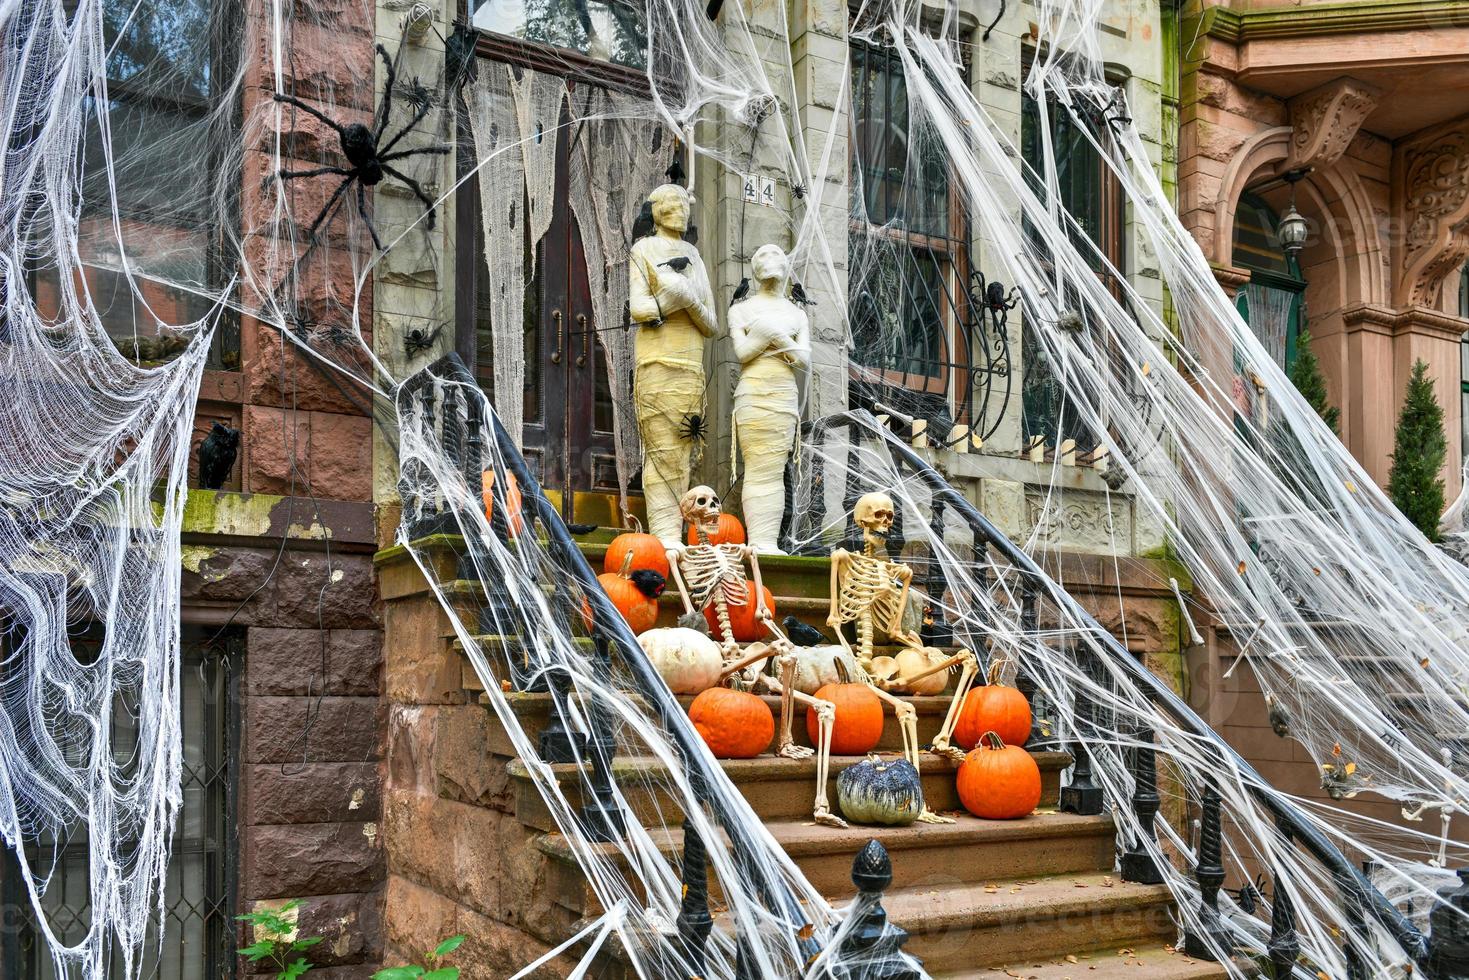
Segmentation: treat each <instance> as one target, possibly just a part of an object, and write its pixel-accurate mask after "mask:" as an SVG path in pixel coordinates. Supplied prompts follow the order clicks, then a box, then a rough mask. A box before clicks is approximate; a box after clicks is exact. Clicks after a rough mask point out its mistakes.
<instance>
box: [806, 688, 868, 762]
mask: <svg viewBox="0 0 1469 980" xmlns="http://www.w3.org/2000/svg"><path fill="white" fill-rule="evenodd" d="M814 697H816V698H817V699H818V700H820V701H830V702H831V703H832V704H834V705H836V709H837V715H836V721H835V722H834V723H833V724H832V726H831V754H832V755H866V754H867V753H869V752H871V751H872V750H873V749H875V748H877V743H878V742H880V741H882V700H881V699H879V698H878V696H877V695H876V694H873V693H872V688H870V687H868V686H867V685H866V684H861V683H858V684H827V685H826V686H824V687H822V688H821V689H820V690H818V691H817V692H816V694H815V695H814ZM806 732H807V734H809V735H810V736H811V744H812V745H816V744H817V739H818V738H819V737H820V735H821V726H820V725H819V724H817V721H816V709H815V708H807V709H806Z"/></svg>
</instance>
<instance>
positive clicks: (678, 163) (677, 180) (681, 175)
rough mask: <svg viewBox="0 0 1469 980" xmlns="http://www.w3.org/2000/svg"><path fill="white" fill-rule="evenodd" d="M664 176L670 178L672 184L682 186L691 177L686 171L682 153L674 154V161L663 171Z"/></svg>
mask: <svg viewBox="0 0 1469 980" xmlns="http://www.w3.org/2000/svg"><path fill="white" fill-rule="evenodd" d="M663 176H665V177H667V178H668V182H669V183H670V184H678V185H679V186H680V187H682V186H683V185H684V183H685V182H686V181H687V180H688V179H689V175H688V174H687V173H685V172H684V168H683V154H682V153H675V154H674V155H673V162H672V163H670V164H669V165H668V169H667V170H665V171H663Z"/></svg>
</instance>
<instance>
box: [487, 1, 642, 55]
mask: <svg viewBox="0 0 1469 980" xmlns="http://www.w3.org/2000/svg"><path fill="white" fill-rule="evenodd" d="M474 26H475V27H477V28H479V29H480V30H482V31H490V32H491V33H494V34H503V35H505V36H507V37H513V38H517V39H519V40H522V41H536V42H539V43H541V44H549V45H551V46H553V47H557V48H566V49H568V50H571V51H576V52H579V53H581V54H584V55H586V56H588V57H590V58H596V59H597V60H598V61H610V62H612V63H614V64H618V65H626V66H627V67H629V68H646V67H647V63H648V60H647V41H646V38H647V33H648V31H647V22H646V18H645V15H644V10H643V7H642V5H641V4H638V3H632V2H628V0H481V2H480V3H479V4H478V6H477V7H476V8H475V11H474Z"/></svg>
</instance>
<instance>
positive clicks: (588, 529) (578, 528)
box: [566, 524, 597, 534]
mask: <svg viewBox="0 0 1469 980" xmlns="http://www.w3.org/2000/svg"><path fill="white" fill-rule="evenodd" d="M596 529H597V525H595V524H568V525H566V530H568V531H570V532H571V533H572V534H591V533H592V532H593V531H595V530H596Z"/></svg>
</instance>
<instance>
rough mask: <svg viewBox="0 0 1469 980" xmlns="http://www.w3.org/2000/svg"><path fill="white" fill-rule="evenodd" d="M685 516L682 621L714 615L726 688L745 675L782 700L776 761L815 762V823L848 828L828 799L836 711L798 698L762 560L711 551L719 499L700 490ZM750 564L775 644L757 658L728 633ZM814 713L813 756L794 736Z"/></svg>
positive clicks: (686, 502)
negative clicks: (795, 726) (768, 602)
mask: <svg viewBox="0 0 1469 980" xmlns="http://www.w3.org/2000/svg"><path fill="white" fill-rule="evenodd" d="M679 507H680V510H682V512H683V518H684V520H686V521H688V522H689V526H690V527H692V528H693V529H694V534H695V536H696V540H697V542H698V543H697V544H692V545H689V546H688V547H685V548H682V549H670V550H669V552H668V559H669V568H670V569H671V570H672V572H673V580H674V582H675V583H676V584H677V585H678V594H679V596H680V597H681V598H682V599H683V605H684V615H685V616H695V615H698V614H699V613H702V612H703V611H704V610H706V609H708V608H710V607H711V606H712V607H713V608H714V614H715V617H716V621H717V622H718V625H719V637H718V639H719V643H720V650H721V651H722V653H723V655H724V659H725V667H724V671H723V673H722V674H721V680H723V679H724V678H726V677H729V676H731V675H733V674H740V675H741V676H740V680H741V681H742V682H743V683H744V684H745V686H748V687H753V688H755V689H756V690H766V691H770V692H771V693H773V694H777V695H779V696H780V734H779V737H778V738H777V741H776V748H775V754H776V755H778V756H783V757H785V758H787V759H805V758H809V757H810V756H811V755H812V754H813V752H814V753H815V754H816V802H815V807H814V809H813V810H812V814H811V816H812V819H813V820H815V821H816V822H817V823H819V824H822V825H824V826H827V827H846V826H847V822H846V821H845V820H843V819H841V818H840V817H838V816H837V815H835V814H834V813H832V812H831V804H830V802H829V800H828V799H827V795H826V781H827V775H828V773H829V771H830V765H831V730H832V725H833V724H835V722H836V706H835V705H833V704H832V703H831V702H830V701H825V700H820V699H818V698H814V697H812V696H811V695H809V694H805V693H803V692H800V691H797V690H796V666H797V664H796V657H795V656H793V654H792V651H793V650H794V647H793V646H792V645H791V642H790V640H788V639H786V636H785V634H784V633H782V632H781V631H780V628H779V627H777V626H776V625H775V617H773V616H772V615H770V610H769V609H767V608H766V607H765V590H764V586H763V585H762V584H761V582H760V559H759V558H758V557H757V556H756V551H755V549H754V548H752V547H749V546H748V545H742V544H712V543H711V542H710V540H709V535H710V534H712V533H713V532H714V531H716V530H717V529H718V528H719V515H720V510H721V507H720V502H719V495H718V494H717V493H715V492H714V491H713V490H712V489H710V488H709V487H705V486H698V487H694V488H693V489H692V490H690V491H689V492H688V493H686V494H684V495H683V499H682V500H681V501H680V505H679ZM746 561H748V562H749V563H750V579H751V581H753V582H754V583H755V590H754V593H755V598H754V602H755V619H756V621H757V622H759V623H761V624H762V625H764V626H765V628H766V629H768V630H769V631H770V633H771V635H772V636H773V637H774V640H773V641H772V642H771V643H769V644H764V643H759V644H754V645H753V646H752V647H751V652H750V653H748V654H744V655H742V654H741V651H740V645H739V643H738V642H737V641H736V640H735V638H734V630H733V628H732V627H731V626H730V621H729V607H730V606H743V605H745V604H747V603H748V602H750V593H749V592H748V591H747V590H746V588H745V572H744V563H745V562H746ZM772 654H774V658H775V665H776V669H777V670H778V671H779V672H780V678H779V679H776V678H774V677H771V676H769V675H768V674H765V673H764V672H763V668H764V666H765V663H766V661H767V660H768V659H770V657H771V655H772ZM797 702H799V703H800V704H801V705H802V706H804V707H808V708H812V709H814V710H815V712H816V721H817V731H818V735H817V739H816V742H817V747H816V748H815V749H814V750H813V749H810V748H807V747H806V746H804V745H797V744H796V743H795V739H794V738H792V736H791V721H792V716H793V715H794V710H795V704H796V703H797Z"/></svg>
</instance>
